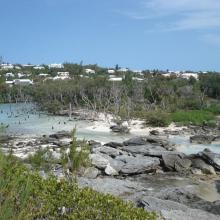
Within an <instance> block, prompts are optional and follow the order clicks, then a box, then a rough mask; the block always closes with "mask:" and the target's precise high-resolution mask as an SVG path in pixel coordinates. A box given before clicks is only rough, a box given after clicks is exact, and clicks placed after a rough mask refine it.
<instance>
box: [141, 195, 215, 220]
mask: <svg viewBox="0 0 220 220" xmlns="http://www.w3.org/2000/svg"><path fill="white" fill-rule="evenodd" d="M141 205H142V206H144V209H145V210H146V211H151V212H156V213H158V214H161V215H162V216H163V218H164V219H167V220H195V219H202V220H209V219H213V220H217V219H218V218H219V217H218V216H216V215H213V214H211V213H208V212H205V211H202V210H199V209H191V208H189V207H187V206H186V205H183V204H180V203H177V202H174V201H170V200H161V199H158V198H154V197H150V196H146V197H144V198H143V199H142V201H141ZM198 217H199V218H198Z"/></svg>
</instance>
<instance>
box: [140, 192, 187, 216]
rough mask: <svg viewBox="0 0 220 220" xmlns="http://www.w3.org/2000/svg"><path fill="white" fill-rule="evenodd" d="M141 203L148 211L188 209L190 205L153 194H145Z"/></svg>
mask: <svg viewBox="0 0 220 220" xmlns="http://www.w3.org/2000/svg"><path fill="white" fill-rule="evenodd" d="M140 205H141V206H143V207H144V209H145V210H146V211H149V212H157V213H160V212H161V211H162V210H183V211H186V210H187V209H188V207H187V206H186V205H183V204H180V203H178V202H174V201H171V200H162V199H158V198H155V197H152V196H145V197H144V198H143V199H142V200H141V202H140Z"/></svg>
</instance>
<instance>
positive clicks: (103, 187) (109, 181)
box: [77, 177, 146, 198]
mask: <svg viewBox="0 0 220 220" xmlns="http://www.w3.org/2000/svg"><path fill="white" fill-rule="evenodd" d="M77 182H78V184H79V186H81V187H91V188H92V189H94V190H96V191H98V192H101V193H105V194H107V193H110V194H112V195H114V196H117V197H121V198H127V197H129V196H131V195H134V194H136V193H140V192H144V191H145V190H146V189H145V188H144V187H143V186H142V184H141V183H139V182H135V181H130V180H126V179H116V178H114V177H103V178H100V177H98V178H96V179H87V178H84V177H78V178H77Z"/></svg>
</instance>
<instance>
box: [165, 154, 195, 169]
mask: <svg viewBox="0 0 220 220" xmlns="http://www.w3.org/2000/svg"><path fill="white" fill-rule="evenodd" d="M162 160H163V163H164V166H165V168H166V169H167V170H170V171H177V172H182V171H186V170H189V169H190V167H191V164H192V162H191V160H189V159H187V158H181V157H180V156H179V155H166V154H164V155H162Z"/></svg>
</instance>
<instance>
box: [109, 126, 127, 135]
mask: <svg viewBox="0 0 220 220" xmlns="http://www.w3.org/2000/svg"><path fill="white" fill-rule="evenodd" d="M110 129H111V130H112V131H113V132H115V133H129V128H128V127H126V126H123V125H113V126H111V127H110Z"/></svg>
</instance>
